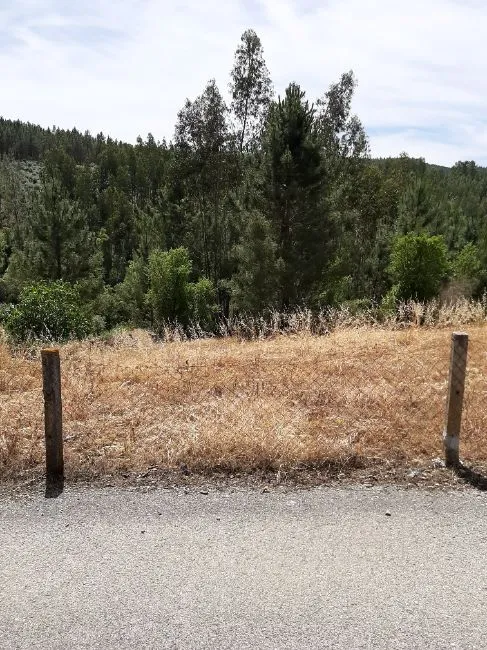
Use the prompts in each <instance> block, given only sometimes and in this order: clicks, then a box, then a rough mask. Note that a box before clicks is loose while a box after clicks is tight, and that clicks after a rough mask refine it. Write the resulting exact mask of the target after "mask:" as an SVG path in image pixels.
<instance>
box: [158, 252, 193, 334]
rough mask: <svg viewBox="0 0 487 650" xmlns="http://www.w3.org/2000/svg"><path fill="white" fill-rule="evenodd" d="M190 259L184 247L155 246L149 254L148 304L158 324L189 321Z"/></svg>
mask: <svg viewBox="0 0 487 650" xmlns="http://www.w3.org/2000/svg"><path fill="white" fill-rule="evenodd" d="M190 273H191V260H190V259H189V253H188V251H187V250H186V249H185V248H175V249H172V250H170V251H161V250H153V251H152V253H151V254H150V256H149V267H148V275H149V291H148V293H147V300H148V304H149V306H150V308H151V311H152V317H153V320H154V325H155V326H156V328H161V327H162V326H163V325H164V323H168V322H178V323H179V324H180V325H183V326H185V325H187V324H188V322H189V317H190V311H189V287H188V285H189V275H190Z"/></svg>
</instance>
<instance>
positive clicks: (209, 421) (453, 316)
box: [0, 303, 487, 478]
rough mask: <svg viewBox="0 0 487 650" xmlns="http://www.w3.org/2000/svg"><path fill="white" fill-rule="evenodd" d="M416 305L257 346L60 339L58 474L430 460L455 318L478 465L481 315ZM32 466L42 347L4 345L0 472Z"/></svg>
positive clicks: (482, 457) (132, 335) (237, 340)
mask: <svg viewBox="0 0 487 650" xmlns="http://www.w3.org/2000/svg"><path fill="white" fill-rule="evenodd" d="M416 310H417V311H419V313H416V314H414V312H411V313H413V317H411V318H410V320H409V324H411V323H415V322H422V323H426V324H432V323H433V320H434V323H435V325H436V326H435V327H422V328H420V327H415V326H410V327H402V328H401V327H399V326H398V322H399V321H395V322H394V324H392V323H390V324H389V326H388V327H387V326H386V327H384V324H382V325H381V326H379V324H378V323H376V324H375V325H373V324H371V323H368V322H366V321H365V320H363V318H362V320H361V319H360V318H358V319H357V318H355V319H353V317H352V316H351V315H350V316H349V319H348V321H347V319H346V317H345V314H344V313H343V312H342V314H341V316H340V318H341V322H339V323H338V321H337V322H336V323H335V326H334V328H333V331H332V333H331V334H327V335H326V336H319V335H316V334H315V333H314V330H313V328H312V326H311V324H310V320H309V318H308V319H307V318H306V314H305V313H304V312H303V313H302V314H301V315H299V314H298V315H296V316H295V323H294V329H293V330H292V331H291V332H290V331H289V330H287V331H286V334H285V335H278V334H277V332H278V331H282V330H276V332H274V333H273V334H274V335H269V334H270V333H269V332H267V333H266V334H265V336H264V334H262V333H261V334H258V333H257V336H254V337H253V338H254V340H245V339H247V338H249V333H248V332H247V333H246V335H245V336H243V335H242V336H240V337H237V336H235V335H234V336H233V337H227V338H221V339H216V338H213V339H211V338H210V339H204V338H203V339H200V340H194V341H187V340H177V339H178V336H179V335H178V334H177V332H174V331H172V333H171V332H168V335H167V338H168V339H170V340H171V342H160V341H155V340H154V339H153V338H152V337H151V336H150V335H149V334H148V333H147V332H142V331H132V332H120V333H118V334H115V335H113V336H112V337H110V338H108V339H107V340H104V341H101V340H98V341H85V342H82V343H75V342H73V343H69V344H66V345H63V346H62V347H61V361H62V375H63V406H64V422H65V427H64V429H65V456H66V471H67V474H68V475H69V476H70V477H76V476H94V475H103V474H107V473H114V472H115V473H117V472H118V473H121V472H125V471H129V472H131V471H145V470H147V468H149V467H159V468H162V469H177V468H181V467H184V468H185V469H186V470H187V471H197V472H212V471H215V470H224V471H228V472H249V471H254V470H257V469H261V470H272V471H281V472H285V471H288V470H291V469H296V468H309V467H316V466H320V465H326V464H332V465H335V466H341V467H343V468H346V467H348V466H353V465H358V464H361V465H367V463H375V462H377V460H379V461H380V460H387V461H389V462H391V463H393V464H399V465H404V464H416V463H423V462H429V461H430V460H431V458H433V457H435V456H438V455H440V454H441V432H442V427H443V413H444V401H445V391H446V385H447V376H448V361H449V348H450V332H451V329H452V326H453V325H455V326H457V325H459V324H464V323H475V324H473V325H470V326H469V327H468V328H467V331H468V332H469V333H470V335H471V344H470V356H469V374H468V383H467V391H466V412H465V425H464V432H463V438H462V455H463V456H464V457H465V458H466V459H467V460H471V461H478V462H482V461H486V460H487V415H486V413H485V403H486V402H485V394H486V385H485V377H486V371H487V328H485V327H484V326H483V325H482V324H481V323H482V321H483V318H484V316H483V313H482V314H481V313H480V308H478V312H475V309H474V308H473V307H472V306H471V305H470V307H469V306H468V305H467V304H466V303H465V304H464V305H463V306H462V305H461V304H459V305H457V306H455V307H454V308H452V309H451V310H450V312H448V313H447V312H446V310H444V311H443V312H442V311H441V308H440V307H439V306H436V307H435V310H436V311H435V312H434V319H433V316H432V315H431V314H433V308H432V307H431V306H430V307H425V308H424V310H423V311H422V312H421V311H420V307H416ZM428 310H429V311H428ZM429 314H430V315H429ZM300 318H301V321H299V319H300ZM403 322H404V321H403ZM327 331H329V328H327ZM181 338H182V337H181ZM42 468H43V402H42V390H41V365H40V347H36V346H34V347H32V348H30V349H23V350H20V349H17V350H15V349H10V348H9V347H8V346H7V344H6V343H5V342H3V343H1V344H0V473H1V476H2V477H3V478H11V477H16V476H21V475H25V473H27V474H29V473H32V472H34V473H35V472H41V471H42Z"/></svg>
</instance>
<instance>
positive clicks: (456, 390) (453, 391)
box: [443, 332, 468, 467]
mask: <svg viewBox="0 0 487 650" xmlns="http://www.w3.org/2000/svg"><path fill="white" fill-rule="evenodd" d="M467 353H468V334H465V332H453V334H452V342H451V358H450V373H449V379H448V397H447V402H446V422H445V431H444V432H443V446H444V449H445V464H446V466H447V467H458V466H459V464H460V457H459V448H460V429H461V424H462V408H463V393H464V391H465V373H466V369H467Z"/></svg>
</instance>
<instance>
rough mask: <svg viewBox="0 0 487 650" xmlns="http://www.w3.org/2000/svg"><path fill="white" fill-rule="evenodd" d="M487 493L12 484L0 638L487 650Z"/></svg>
mask: <svg viewBox="0 0 487 650" xmlns="http://www.w3.org/2000/svg"><path fill="white" fill-rule="evenodd" d="M486 499H487V497H486V496H484V495H482V494H480V493H477V492H474V491H473V490H472V491H468V492H462V493H459V492H456V493H454V492H442V491H438V492H427V491H416V490H403V491H401V490H395V489H392V488H372V489H367V488H354V489H325V488H322V489H314V490H312V491H299V492H276V493H275V492H272V491H271V492H270V493H268V494H263V493H261V492H257V491H245V490H241V491H236V492H231V491H227V492H217V491H215V492H213V491H211V490H210V492H209V494H201V493H199V491H198V490H196V489H195V490H194V491H192V492H190V493H189V494H185V493H184V492H183V491H182V490H174V491H171V490H163V489H157V490H153V491H150V492H145V493H144V492H140V491H134V490H119V489H114V488H113V489H103V490H101V489H85V490H69V489H68V490H66V491H65V492H64V494H63V495H62V496H60V497H58V498H57V499H43V498H42V496H41V495H40V494H30V495H29V496H24V497H21V498H20V497H16V498H12V497H8V496H3V497H0V648H1V650H10V649H13V648H15V649H21V648H22V649H24V648H25V649H27V648H28V649H29V650H32V649H35V648H49V649H50V650H57V649H59V650H61V649H62V650H66V649H71V648H90V649H92V648H102V649H103V650H107V649H111V648H113V649H115V648H116V649H117V650H119V649H125V648H127V649H128V648H130V649H133V648H144V649H148V648H157V649H161V648H173V649H176V648H181V649H182V648H184V649H186V648H218V649H227V648H228V649H230V648H231V649H232V650H233V649H237V648H253V649H258V648H273V649H274V648H275V649H282V648H293V649H294V648H296V649H299V648H343V649H345V648H346V649H347V650H353V649H356V648H357V649H358V648H388V649H389V648H391V649H394V650H395V649H399V648H408V649H410V648H442V649H443V648H469V649H474V648H479V649H482V650H484V649H485V648H486V647H487V557H486V549H487V546H486V540H487V500H486ZM386 513H390V516H388V515H387V514H386Z"/></svg>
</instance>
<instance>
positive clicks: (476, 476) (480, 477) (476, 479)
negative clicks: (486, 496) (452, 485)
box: [455, 465, 487, 492]
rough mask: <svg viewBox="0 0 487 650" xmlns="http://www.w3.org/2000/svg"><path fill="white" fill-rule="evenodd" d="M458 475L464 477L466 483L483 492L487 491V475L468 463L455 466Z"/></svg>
mask: <svg viewBox="0 0 487 650" xmlns="http://www.w3.org/2000/svg"><path fill="white" fill-rule="evenodd" d="M455 473H456V475H457V476H458V477H459V478H461V479H463V480H464V481H465V482H466V483H468V484H469V485H471V486H472V487H474V488H476V489H477V490H480V491H482V492H486V491H487V476H484V474H481V473H480V472H477V471H475V470H474V469H472V468H471V467H467V466H466V465H459V466H458V467H456V468H455Z"/></svg>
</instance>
